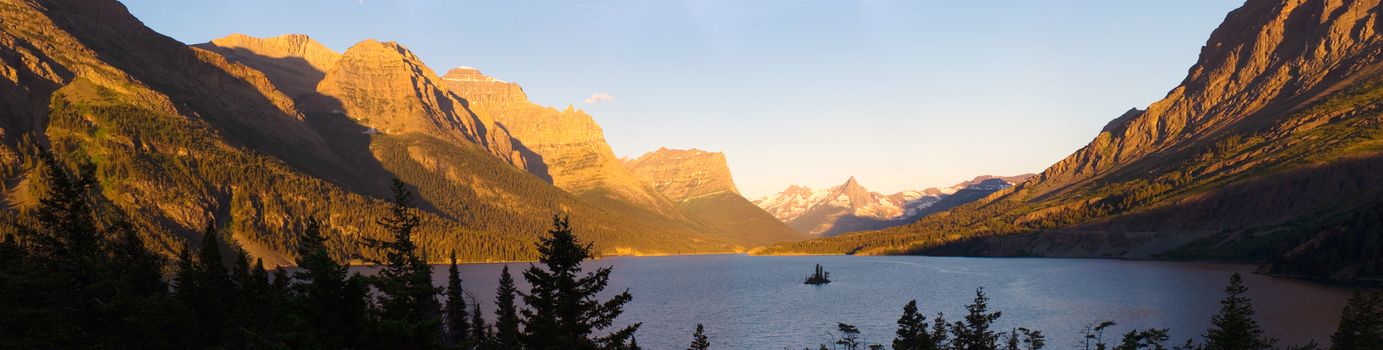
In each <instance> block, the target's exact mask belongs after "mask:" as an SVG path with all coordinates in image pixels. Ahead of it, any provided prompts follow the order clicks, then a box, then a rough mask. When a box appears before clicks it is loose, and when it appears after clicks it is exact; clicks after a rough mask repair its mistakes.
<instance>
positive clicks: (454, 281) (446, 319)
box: [442, 251, 480, 346]
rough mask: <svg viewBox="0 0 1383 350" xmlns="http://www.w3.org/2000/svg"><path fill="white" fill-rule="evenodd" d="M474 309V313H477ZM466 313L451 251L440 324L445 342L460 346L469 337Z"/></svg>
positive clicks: (469, 327)
mask: <svg viewBox="0 0 1383 350" xmlns="http://www.w3.org/2000/svg"><path fill="white" fill-rule="evenodd" d="M479 313H480V312H479V311H476V314H479ZM468 317H469V315H467V314H466V294H465V291H464V290H462V289H461V272H460V271H459V270H458V269H457V267H456V252H454V251H453V252H451V266H449V267H448V268H447V304H446V310H443V311H442V324H443V325H444V326H445V327H446V332H445V334H446V344H447V345H448V346H460V345H462V344H466V341H467V340H468V339H470V337H469V335H470V332H471V324H470V320H469V319H468Z"/></svg>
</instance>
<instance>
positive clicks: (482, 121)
mask: <svg viewBox="0 0 1383 350" xmlns="http://www.w3.org/2000/svg"><path fill="white" fill-rule="evenodd" d="M442 82H443V80H442V79H441V78H440V77H438V76H437V74H436V73H433V72H432V69H430V68H428V67H427V66H426V65H424V64H423V62H422V60H420V59H418V57H417V56H414V55H413V52H412V51H409V50H408V49H407V48H405V47H403V45H399V44H398V43H395V42H380V41H376V40H365V41H362V42H360V43H357V44H355V46H351V48H350V49H348V50H346V53H345V54H344V55H342V57H341V59H340V60H339V61H337V62H336V64H335V65H334V66H332V68H331V69H330V70H328V71H327V72H326V75H325V76H324V77H323V78H322V81H321V82H320V83H318V85H317V95H316V96H313V97H312V98H310V99H309V100H308V101H309V102H307V104H306V105H307V106H310V108H312V109H313V110H315V111H317V112H322V113H341V114H345V115H347V116H349V117H350V118H352V119H355V120H356V121H358V122H360V123H361V124H362V125H365V126H367V127H370V128H373V129H374V130H375V131H377V132H380V133H385V134H405V133H424V134H429V135H434V136H439V137H446V138H449V139H452V140H456V141H460V142H470V143H474V144H476V145H479V146H480V147H482V148H484V149H486V150H488V151H489V152H490V153H491V154H493V155H495V156H496V157H499V158H500V159H503V160H505V161H506V162H509V163H511V164H514V165H515V166H518V167H519V168H525V162H526V159H525V158H524V155H523V152H522V148H521V147H515V141H514V140H513V138H512V137H511V136H510V135H509V132H508V131H506V130H504V129H503V128H500V127H498V126H497V125H496V124H495V121H494V119H492V118H490V117H489V116H487V115H480V114H476V113H473V112H472V111H471V110H470V109H469V108H467V106H466V103H465V102H463V101H462V100H461V98H460V97H458V96H456V95H455V94H453V93H451V92H450V91H449V90H447V88H446V86H444V84H443V83H442Z"/></svg>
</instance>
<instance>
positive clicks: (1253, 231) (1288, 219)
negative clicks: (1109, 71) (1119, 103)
mask: <svg viewBox="0 0 1383 350" xmlns="http://www.w3.org/2000/svg"><path fill="white" fill-rule="evenodd" d="M1381 8H1383V7H1380V4H1379V2H1377V1H1371V0H1347V1H1285V2H1284V1H1269V0H1252V1H1247V2H1246V3H1245V4H1244V5H1243V6H1242V7H1241V8H1239V9H1237V10H1234V11H1233V12H1231V13H1230V14H1229V15H1228V16H1227V17H1226V18H1225V20H1224V22H1223V24H1221V26H1220V27H1219V28H1218V29H1216V30H1215V31H1214V32H1213V33H1212V34H1211V35H1210V38H1209V40H1208V41H1207V42H1206V44H1205V46H1204V47H1203V48H1202V50H1201V54H1200V59H1199V60H1198V61H1197V62H1196V63H1195V65H1194V66H1192V67H1191V69H1190V70H1189V72H1188V74H1187V77H1186V78H1185V80H1184V81H1183V82H1182V83H1181V84H1180V85H1178V86H1176V87H1175V88H1173V89H1172V90H1171V91H1170V92H1169V93H1168V94H1167V96H1166V97H1165V98H1163V99H1162V100H1161V101H1158V102H1155V103H1153V104H1152V105H1151V106H1149V107H1147V108H1146V109H1133V110H1130V111H1128V112H1127V113H1125V114H1123V115H1122V116H1119V117H1118V118H1116V119H1114V120H1113V121H1111V122H1110V123H1109V124H1108V125H1107V126H1105V128H1104V130H1102V131H1101V132H1100V133H1099V134H1098V135H1097V136H1096V137H1095V138H1094V140H1092V141H1091V142H1090V143H1089V144H1088V145H1087V146H1085V147H1083V148H1081V149H1079V150H1077V151H1076V152H1075V153H1073V154H1072V155H1070V156H1069V157H1067V158H1066V159H1063V160H1061V161H1059V162H1057V163H1056V164H1054V165H1052V166H1051V167H1049V168H1048V169H1046V170H1045V171H1043V172H1042V173H1041V174H1039V175H1038V176H1037V177H1035V178H1033V179H1030V180H1028V181H1026V182H1024V183H1022V184H1020V185H1018V186H1016V187H1015V188H1012V189H1009V190H1005V191H1001V192H999V193H996V194H994V195H991V196H989V197H988V198H985V199H983V200H980V201H977V202H974V203H970V204H967V205H963V206H960V207H957V208H955V209H952V210H950V211H947V212H944V213H939V214H936V215H932V216H929V217H926V218H923V219H922V220H919V221H917V222H915V223H912V224H910V225H906V226H902V227H896V228H891V229H886V230H880V231H875V232H863V233H856V234H850V235H845V236H840V237H834V238H828V239H821V240H813V241H805V242H794V243H784V244H780V245H777V246H774V247H771V248H769V249H766V250H764V251H763V252H762V253H764V254H802V253H822V254H940V255H950V254H955V255H986V256H1067V257H1117V258H1165V259H1209V260H1229V261H1252V262H1263V263H1268V264H1266V265H1264V271H1268V272H1276V273H1283V274H1293V275H1310V276H1320V277H1330V278H1338V279H1379V278H1383V240H1380V239H1379V236H1378V234H1377V226H1375V225H1374V224H1371V222H1373V221H1374V219H1372V218H1375V217H1377V216H1378V215H1379V212H1378V209H1379V208H1380V206H1379V198H1383V177H1380V176H1377V175H1378V174H1381V173H1383V147H1380V145H1383V113H1380V107H1381V106H1383V105H1380V103H1383V102H1381V101H1383V71H1380V67H1383V35H1380V34H1378V32H1377V30H1376V28H1377V22H1376V21H1375V18H1376V14H1377V13H1378V12H1379V11H1380V10H1381Z"/></svg>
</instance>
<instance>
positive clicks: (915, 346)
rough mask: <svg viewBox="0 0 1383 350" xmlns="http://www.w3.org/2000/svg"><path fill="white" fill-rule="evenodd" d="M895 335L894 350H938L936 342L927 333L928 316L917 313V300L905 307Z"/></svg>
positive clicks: (909, 302) (911, 301)
mask: <svg viewBox="0 0 1383 350" xmlns="http://www.w3.org/2000/svg"><path fill="white" fill-rule="evenodd" d="M894 333H895V334H896V335H895V336H894V338H893V350H936V342H934V341H932V335H931V334H929V333H927V316H924V315H922V313H920V312H918V311H917V300H910V301H908V304H907V305H903V315H902V316H900V317H898V330H897V331H896V332H894Z"/></svg>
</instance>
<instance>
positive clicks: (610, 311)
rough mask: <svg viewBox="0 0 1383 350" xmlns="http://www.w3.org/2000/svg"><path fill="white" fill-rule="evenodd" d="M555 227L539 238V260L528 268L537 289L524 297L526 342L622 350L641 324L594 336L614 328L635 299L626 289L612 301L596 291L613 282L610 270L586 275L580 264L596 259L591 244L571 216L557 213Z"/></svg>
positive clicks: (541, 347) (539, 346) (537, 347)
mask: <svg viewBox="0 0 1383 350" xmlns="http://www.w3.org/2000/svg"><path fill="white" fill-rule="evenodd" d="M552 226H553V228H552V229H551V230H549V231H548V236H547V237H543V238H542V239H541V240H540V241H539V242H538V263H539V264H540V265H541V267H540V266H538V265H532V264H530V265H529V267H528V269H527V270H525V271H524V272H523V277H524V279H526V280H528V283H529V285H531V286H532V289H531V290H530V291H529V292H528V293H526V294H524V295H523V300H524V303H525V304H527V306H528V307H527V308H525V309H523V311H522V314H523V321H522V322H523V325H524V334H523V342H524V344H525V345H526V346H527V348H528V349H531V350H552V349H575V350H589V349H619V348H624V347H626V343H627V342H628V341H629V339H630V337H632V336H633V335H634V332H635V331H637V330H638V328H639V325H640V324H638V323H635V324H633V325H630V326H627V327H624V328H621V329H616V330H613V331H610V332H608V333H605V334H604V335H600V336H597V335H595V334H596V332H598V331H603V330H605V329H606V328H609V327H610V326H611V325H612V323H613V322H614V320H615V318H616V317H619V315H620V313H622V312H623V310H624V304H625V303H628V302H629V300H631V299H633V297H632V296H630V295H629V291H628V290H626V291H624V292H622V293H619V294H616V295H614V296H613V297H611V298H610V299H609V300H605V301H600V300H599V299H597V298H596V295H597V294H598V293H600V292H601V291H602V290H604V289H605V287H606V285H607V284H608V283H609V280H610V271H611V270H610V268H609V267H602V268H598V269H596V270H595V271H594V272H586V273H584V274H583V273H582V272H583V271H582V268H581V262H582V261H583V260H586V259H590V258H593V256H592V250H593V248H592V246H591V245H589V244H585V245H583V244H581V243H579V242H578V241H577V239H576V235H575V234H573V233H572V230H571V226H570V224H569V223H568V220H567V218H564V217H562V216H560V215H554V216H553V218H552Z"/></svg>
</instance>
